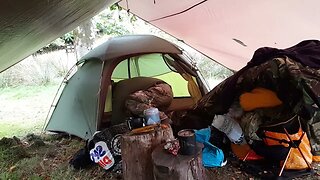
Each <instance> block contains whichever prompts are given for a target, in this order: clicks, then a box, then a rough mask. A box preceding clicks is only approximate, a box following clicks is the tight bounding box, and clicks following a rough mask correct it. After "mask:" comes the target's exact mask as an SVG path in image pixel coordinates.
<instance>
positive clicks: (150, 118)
mask: <svg viewBox="0 0 320 180" xmlns="http://www.w3.org/2000/svg"><path fill="white" fill-rule="evenodd" d="M143 113H144V119H145V124H146V125H147V126H148V125H151V124H158V123H160V115H159V110H158V108H154V107H152V108H149V109H146V110H144V112H143Z"/></svg>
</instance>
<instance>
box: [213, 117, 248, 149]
mask: <svg viewBox="0 0 320 180" xmlns="http://www.w3.org/2000/svg"><path fill="white" fill-rule="evenodd" d="M211 125H212V126H214V127H215V128H217V129H218V130H219V131H222V132H224V133H225V134H226V135H227V136H228V138H229V139H230V141H231V142H233V143H235V144H243V143H245V139H244V136H243V132H242V129H241V127H240V125H239V123H238V122H237V121H235V120H234V119H233V118H231V117H229V116H228V115H216V116H215V117H214V118H213V121H212V124H211Z"/></svg>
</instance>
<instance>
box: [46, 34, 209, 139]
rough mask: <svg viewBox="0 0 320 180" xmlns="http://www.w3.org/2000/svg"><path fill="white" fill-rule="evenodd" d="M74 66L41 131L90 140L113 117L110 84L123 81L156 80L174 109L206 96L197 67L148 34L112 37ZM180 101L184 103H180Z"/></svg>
mask: <svg viewBox="0 0 320 180" xmlns="http://www.w3.org/2000/svg"><path fill="white" fill-rule="evenodd" d="M76 67H77V71H76V72H75V73H74V74H73V75H70V77H66V78H65V80H66V81H65V82H64V89H63V90H62V92H61V96H60V97H59V99H58V100H56V103H55V104H54V105H53V106H52V107H53V108H52V110H51V111H50V112H51V113H52V114H51V116H50V118H49V120H48V123H47V124H46V127H45V130H48V131H59V132H67V133H69V134H72V135H76V136H79V137H81V138H83V139H88V138H90V137H91V136H92V135H93V133H94V132H95V131H97V130H100V129H102V128H104V127H106V124H108V122H107V123H106V122H105V119H106V114H112V103H113V102H112V91H111V89H110V88H111V87H112V86H111V84H112V82H118V81H121V80H124V79H130V78H133V77H154V78H157V79H161V80H163V81H165V82H167V83H168V84H170V85H171V87H172V90H173V94H174V98H175V99H176V100H177V101H179V103H176V104H179V106H181V105H183V104H184V103H185V102H187V101H188V102H190V100H191V102H192V103H189V104H191V105H192V104H193V103H195V102H196V100H197V99H199V98H200V97H201V96H202V95H204V94H205V93H207V92H208V88H207V86H206V83H205V82H204V81H203V78H201V75H200V74H199V73H198V70H197V68H196V67H194V66H193V65H191V62H190V61H188V60H186V59H185V57H184V56H183V54H182V51H181V50H180V49H179V48H178V47H176V46H175V45H173V44H172V43H170V42H168V41H166V40H164V39H161V38H159V37H156V36H153V35H129V36H122V37H115V38H111V39H110V40H108V41H107V42H105V43H104V44H102V45H100V46H98V47H97V48H95V49H93V50H92V51H90V52H89V53H88V54H87V55H85V56H84V57H83V58H82V59H81V60H80V61H79V62H78V63H77V65H76ZM141 83H144V82H141ZM125 88H129V89H130V88H132V87H129V85H128V87H125ZM120 91H121V90H120ZM199 95H200V97H199ZM183 100H186V101H184V103H181V102H182V101H183ZM173 104H174V101H173ZM172 106H175V105H172ZM176 108H177V107H173V108H172V109H173V110H174V109H176ZM113 111H114V110H113ZM120 113H121V112H120Z"/></svg>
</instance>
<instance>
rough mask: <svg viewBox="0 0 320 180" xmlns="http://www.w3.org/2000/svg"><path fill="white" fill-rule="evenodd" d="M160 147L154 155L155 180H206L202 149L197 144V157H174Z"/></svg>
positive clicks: (200, 145)
mask: <svg viewBox="0 0 320 180" xmlns="http://www.w3.org/2000/svg"><path fill="white" fill-rule="evenodd" d="M163 145H164V144H162V145H160V146H158V147H157V148H156V149H155V150H154V151H153V153H152V163H153V174H154V179H155V180H204V179H206V174H205V169H204V167H203V166H202V147H203V145H202V144H200V143H197V151H196V152H197V153H196V154H195V155H188V156H186V155H180V154H178V155H177V156H174V155H172V154H169V153H168V152H166V151H165V150H164V149H163Z"/></svg>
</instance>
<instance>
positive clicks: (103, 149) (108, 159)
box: [90, 141, 114, 170]
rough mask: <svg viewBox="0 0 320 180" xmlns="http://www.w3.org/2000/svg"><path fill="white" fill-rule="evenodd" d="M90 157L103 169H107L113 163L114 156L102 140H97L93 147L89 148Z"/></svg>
mask: <svg viewBox="0 0 320 180" xmlns="http://www.w3.org/2000/svg"><path fill="white" fill-rule="evenodd" d="M90 159H91V161H93V162H95V163H98V164H99V165H100V166H101V167H102V168H104V169H105V170H108V169H109V168H111V167H112V166H113V165H114V158H113V156H112V154H111V152H110V150H109V148H108V146H107V144H106V143H105V142H103V141H99V142H97V143H96V144H95V146H94V148H93V149H91V150H90Z"/></svg>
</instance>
